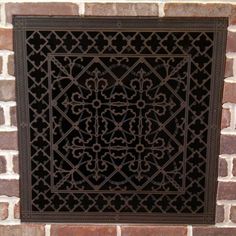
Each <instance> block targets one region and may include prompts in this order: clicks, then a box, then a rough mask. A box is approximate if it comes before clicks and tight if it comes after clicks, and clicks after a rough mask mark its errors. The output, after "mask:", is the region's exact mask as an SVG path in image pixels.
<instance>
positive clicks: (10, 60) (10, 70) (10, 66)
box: [7, 55, 15, 75]
mask: <svg viewBox="0 0 236 236" xmlns="http://www.w3.org/2000/svg"><path fill="white" fill-rule="evenodd" d="M7 72H8V74H9V75H14V74H15V68H14V55H9V56H8V62H7Z"/></svg>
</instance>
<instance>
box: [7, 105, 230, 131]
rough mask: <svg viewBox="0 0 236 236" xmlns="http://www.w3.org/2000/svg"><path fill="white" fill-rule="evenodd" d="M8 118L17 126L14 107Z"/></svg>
mask: <svg viewBox="0 0 236 236" xmlns="http://www.w3.org/2000/svg"><path fill="white" fill-rule="evenodd" d="M10 117H11V125H13V126H17V119H16V106H14V107H10ZM225 118H226V117H225Z"/></svg>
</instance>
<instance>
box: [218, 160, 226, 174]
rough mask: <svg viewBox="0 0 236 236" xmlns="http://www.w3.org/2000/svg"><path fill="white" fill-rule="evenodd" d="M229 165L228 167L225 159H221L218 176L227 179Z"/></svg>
mask: <svg viewBox="0 0 236 236" xmlns="http://www.w3.org/2000/svg"><path fill="white" fill-rule="evenodd" d="M227 168H228V165H227V161H226V160H225V159H223V158H220V160H219V170H218V173H219V174H218V175H219V176H220V177H225V176H227V175H228V169H227Z"/></svg>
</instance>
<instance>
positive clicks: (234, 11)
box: [229, 5, 236, 25]
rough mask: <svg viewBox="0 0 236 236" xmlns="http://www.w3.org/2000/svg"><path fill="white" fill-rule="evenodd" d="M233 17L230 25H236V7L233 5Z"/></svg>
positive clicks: (230, 19) (231, 16)
mask: <svg viewBox="0 0 236 236" xmlns="http://www.w3.org/2000/svg"><path fill="white" fill-rule="evenodd" d="M231 8H232V9H231V15H230V18H229V24H232V25H233V24H236V6H235V5H231Z"/></svg>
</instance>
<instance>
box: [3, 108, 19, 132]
mask: <svg viewBox="0 0 236 236" xmlns="http://www.w3.org/2000/svg"><path fill="white" fill-rule="evenodd" d="M0 106H1V105H0ZM17 130H18V129H17V127H16V126H7V125H2V126H0V132H13V131H17Z"/></svg>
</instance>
